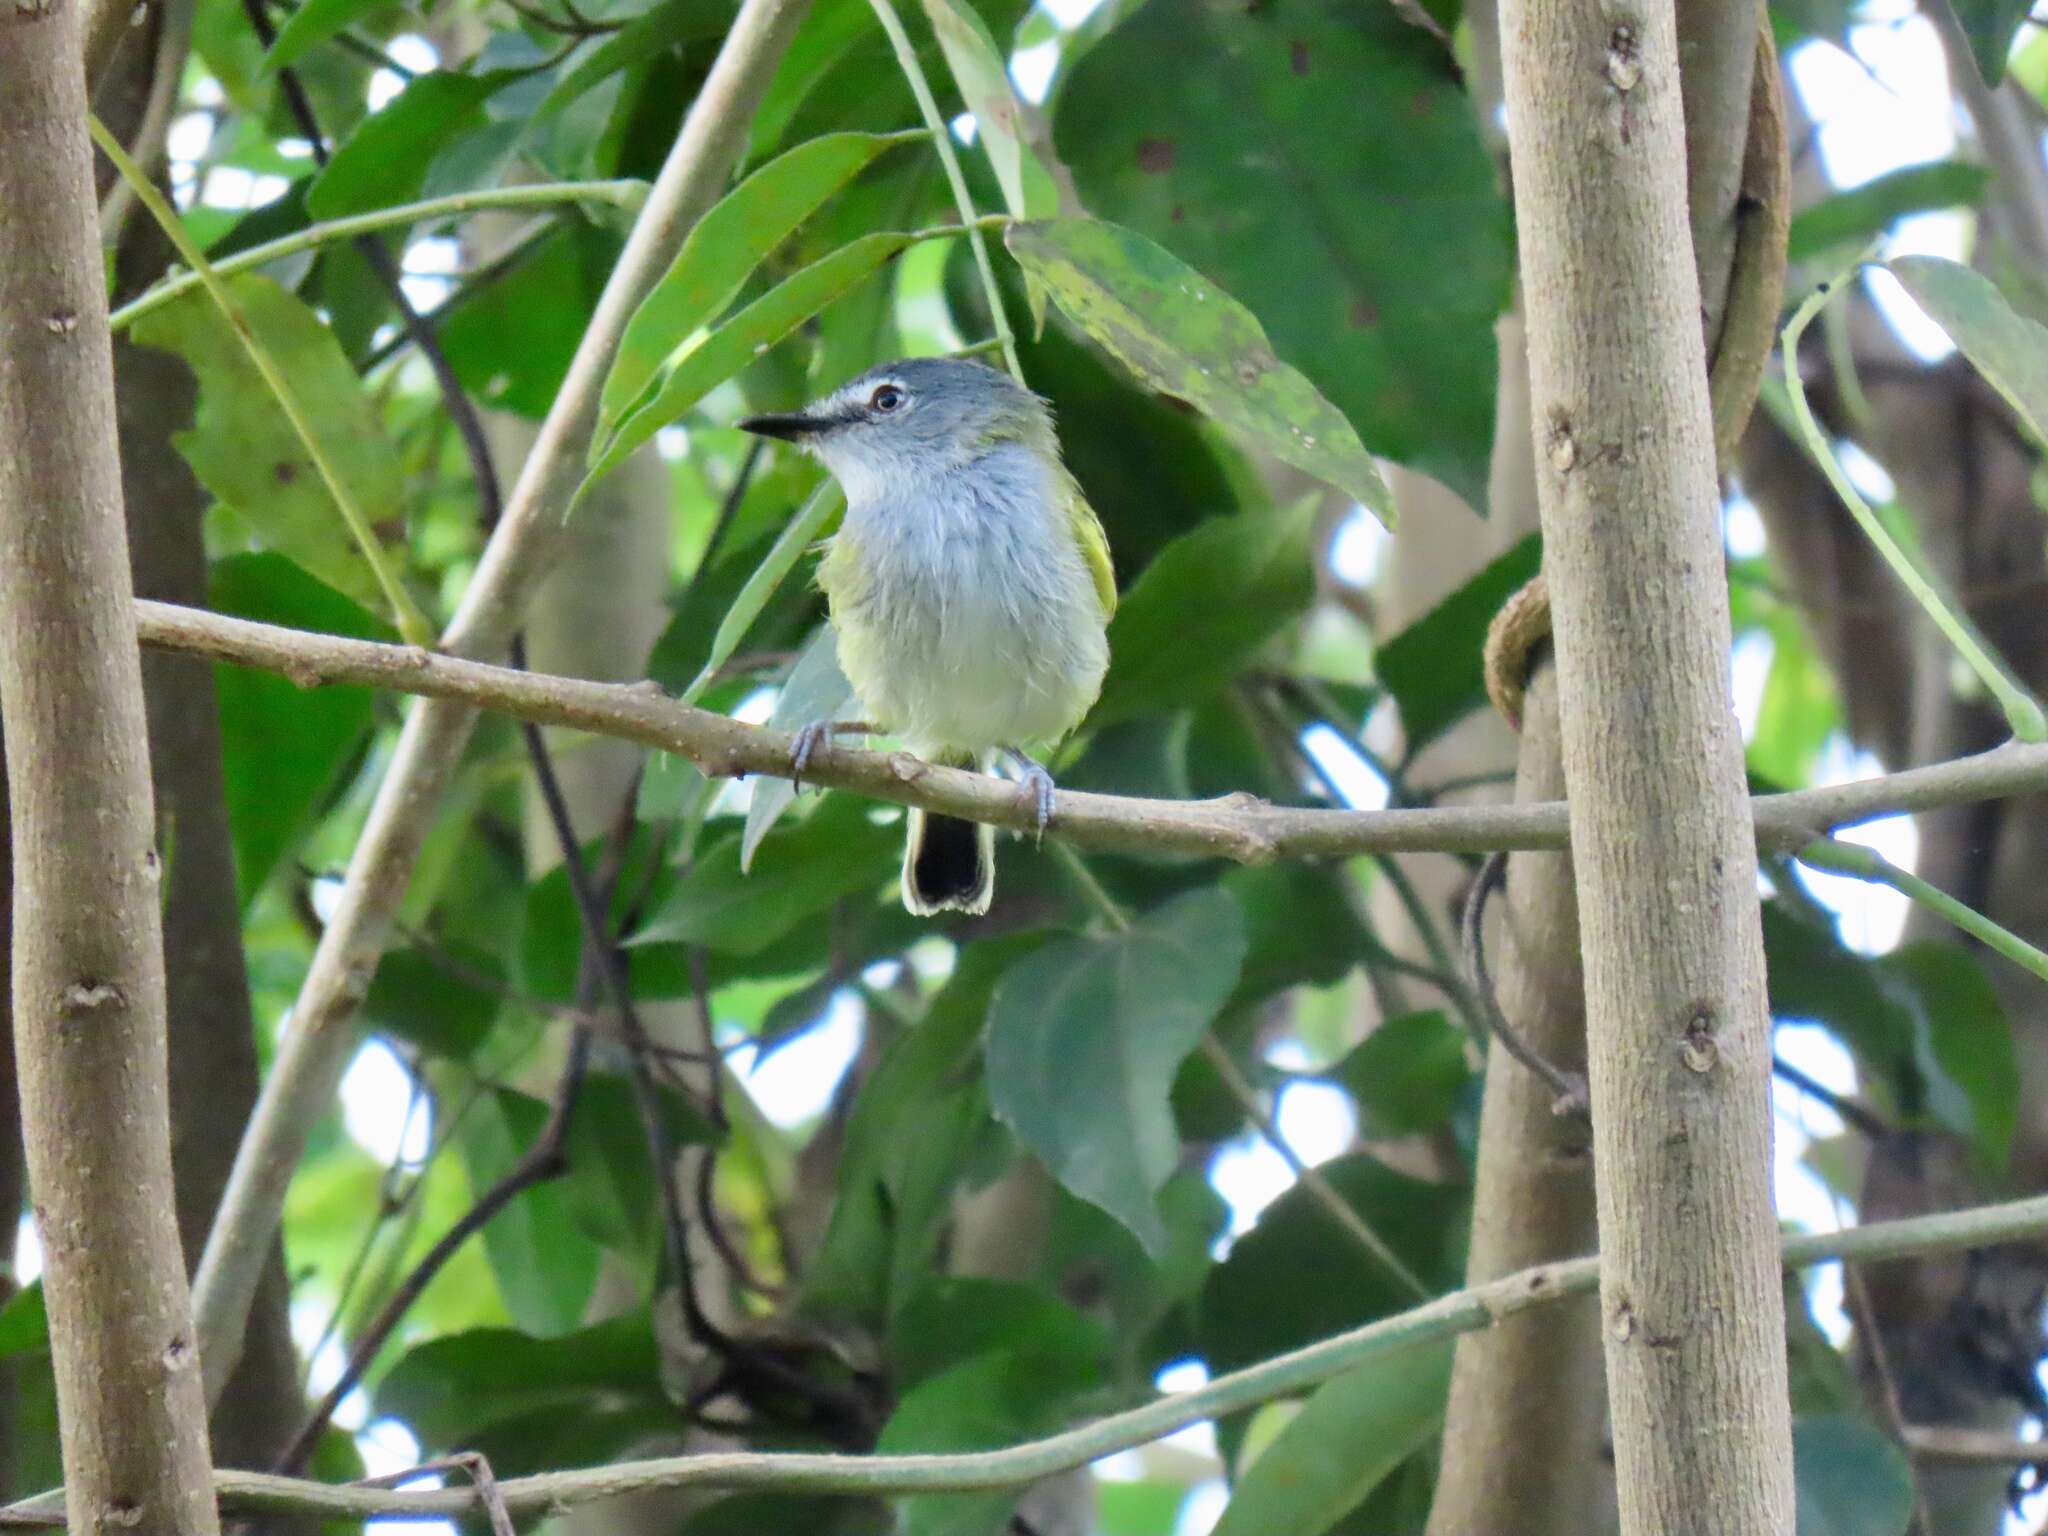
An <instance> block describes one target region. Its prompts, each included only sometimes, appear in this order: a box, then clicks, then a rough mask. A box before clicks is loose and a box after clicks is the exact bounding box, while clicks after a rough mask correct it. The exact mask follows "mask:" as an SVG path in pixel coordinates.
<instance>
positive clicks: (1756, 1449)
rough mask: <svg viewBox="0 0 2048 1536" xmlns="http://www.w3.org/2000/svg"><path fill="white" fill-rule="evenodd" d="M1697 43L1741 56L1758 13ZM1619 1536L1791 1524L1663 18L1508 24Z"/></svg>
mask: <svg viewBox="0 0 2048 1536" xmlns="http://www.w3.org/2000/svg"><path fill="white" fill-rule="evenodd" d="M1726 10H1727V15H1726V17H1725V19H1724V25H1726V26H1727V27H1729V28H1730V29H1735V28H1740V29H1742V35H1744V36H1751V35H1753V29H1754V27H1755V26H1756V25H1757V21H1758V11H1757V8H1756V7H1755V6H1753V5H1747V4H1745V5H1740V6H1729V7H1727V8H1726ZM1502 14H1503V25H1502V34H1503V40H1504V41H1503V73H1504V77H1505V81H1506V88H1507V102H1508V118H1509V121H1510V123H1512V124H1513V131H1514V135H1515V143H1514V163H1513V176H1514V187H1515V207H1516V216H1517V225H1518V228H1519V230H1520V236H1521V250H1522V278H1523V289H1524V294H1525V305H1524V310H1525V314H1526V316H1527V324H1528V332H1529V354H1530V381H1531V388H1530V397H1531V408H1532V415H1533V416H1534V420H1535V427H1534V441H1535V447H1536V457H1537V490H1538V497H1539V501H1540V504H1541V508H1542V514H1543V529H1544V542H1545V567H1546V574H1547V576H1548V578H1549V583H1550V591H1551V599H1552V608H1553V622H1554V628H1555V632H1556V636H1557V646H1556V652H1557V669H1558V700H1559V709H1560V712H1561V715H1562V719H1563V732H1562V736H1563V743H1564V766H1565V780H1566V782H1567V784H1568V785H1569V786H1570V800H1571V827H1572V850H1573V860H1574V865H1575V869H1576V873H1577V876H1578V893H1579V894H1578V906H1579V920H1580V926H1581V929H1582V931H1583V934H1584V957H1585V967H1586V1005H1587V1008H1586V1012H1587V1028H1588V1033H1589V1066H1590V1069H1591V1078H1592V1091H1593V1123H1594V1182H1595V1186H1596V1191H1597V1196H1598V1207H1599V1228H1600V1239H1601V1255H1602V1273H1601V1318H1602V1325H1603V1334H1604V1337H1605V1340H1606V1363H1607V1382H1608V1399H1609V1404H1610V1413H1611V1419H1612V1424H1613V1433H1614V1448H1615V1463H1616V1478H1617V1497H1618V1500H1619V1505H1620V1512H1621V1521H1622V1529H1623V1530H1624V1531H1629V1532H1637V1531H1643V1532H1647V1531H1659V1530H1669V1529H1684V1530H1691V1531H1712V1532H1730V1533H1744V1536H1766V1533H1770V1536H1776V1533H1781V1532H1783V1531H1786V1530H1788V1529H1790V1526H1791V1521H1792V1465H1791V1462H1792V1458H1791V1422H1790V1412H1789V1406H1788V1400H1787V1383H1786V1368H1785V1343H1784V1322H1783V1318H1784V1304H1783V1296H1782V1293H1781V1288H1780V1281H1779V1274H1778V1263H1777V1229H1776V1224H1775V1221H1774V1220H1773V1216H1772V1209H1771V1192H1770V1191H1771V1185H1770V1175H1771V1162H1770V1103H1769V1097H1768V1092H1767V1089H1768V1074H1769V1069H1770V1042H1769V1019H1768V1013H1767V1008H1766V1004H1765V997H1764V974H1763V944H1762V939H1761V931H1760V926H1759V922H1758V908H1757V892H1756V853H1755V843H1754V834H1753V828H1752V826H1751V822H1750V815H1749V806H1748V800H1747V794H1746V784H1745V775H1744V768H1743V760H1742V743H1741V740H1740V738H1739V736H1738V734H1737V732H1736V730H1735V721H1734V714H1733V711H1732V709H1731V706H1730V697H1729V685H1728V675H1727V654H1728V645H1729V620H1728V596H1727V588H1726V583H1725V580H1724V578H1723V576H1722V567H1721V540H1720V517H1719V499H1720V498H1719V493H1718V486H1717V483H1716V475H1715V464H1714V431H1713V421H1712V414H1711V407H1710V405H1709V400H1708V393H1707V376H1706V349H1705V343H1704V340H1703V337H1702V335H1701V330H1700V284H1699V279H1698V276H1697V274H1696V273H1695V271H1694V268H1693V262H1692V258H1691V251H1692V231H1691V220H1690V218H1689V214H1688V207H1687V198H1686V168H1685V137H1684V133H1685V127H1684V112H1683V106H1682V102H1681V98H1680V87H1679V56H1678V31H1677V24H1676V18H1675V16H1674V13H1673V9H1672V6H1671V5H1670V4H1669V3H1668V0H1667V3H1662V4H1651V5H1647V6H1644V7H1642V8H1641V9H1640V12H1639V14H1637V15H1635V16H1632V17H1628V18H1626V19H1618V18H1617V13H1614V12H1611V11H1610V10H1609V9H1608V8H1607V7H1606V6H1604V5H1601V4H1597V3H1593V0H1508V3H1507V4H1506V5H1504V6H1503V12H1502Z"/></svg>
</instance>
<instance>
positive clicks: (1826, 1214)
mask: <svg viewBox="0 0 2048 1536" xmlns="http://www.w3.org/2000/svg"><path fill="white" fill-rule="evenodd" d="M1772 1050H1773V1051H1774V1053H1775V1054H1776V1055H1777V1056H1778V1057H1779V1059H1781V1060H1782V1061H1784V1062H1785V1063H1786V1064H1787V1065H1788V1066H1792V1067H1796V1068H1797V1069H1798V1070H1799V1071H1801V1072H1804V1073H1805V1074H1806V1075H1807V1076H1808V1077H1810V1078H1812V1079H1813V1080H1814V1081H1815V1082H1817V1083H1819V1084H1820V1085H1821V1086H1822V1087H1823V1088H1826V1089H1828V1090H1830V1091H1831V1092H1833V1093H1836V1094H1839V1095H1841V1097H1843V1098H1845V1099H1846V1098H1853V1097H1854V1096H1855V1094H1856V1089H1857V1076H1856V1062H1855V1058H1853V1057H1852V1056H1851V1055H1850V1054H1849V1052H1848V1050H1847V1049H1846V1048H1845V1047H1844V1046H1843V1045H1842V1042H1841V1041H1840V1040H1838V1039H1836V1038H1835V1037H1834V1036H1833V1035H1832V1034H1830V1033H1829V1032H1828V1031H1827V1030H1825V1029H1823V1028H1821V1027H1820V1026H1819V1025H1818V1024H1801V1023H1797V1022H1793V1023H1785V1024H1780V1025H1779V1026H1778V1028H1777V1030H1776V1032H1775V1034H1774V1035H1773V1037H1772ZM1771 1106H1772V1109H1773V1111H1774V1112H1775V1114H1776V1118H1777V1131H1776V1134H1775V1135H1774V1136H1773V1137H1772V1140H1771V1154H1772V1162H1773V1170H1772V1183H1773V1185H1774V1187H1775V1189H1776V1193H1777V1202H1778V1214H1779V1216H1780V1217H1782V1218H1784V1219H1785V1220H1788V1221H1792V1222H1796V1223H1797V1224H1798V1225H1799V1226H1801V1227H1803V1228H1805V1229H1806V1230H1807V1231H1810V1232H1833V1231H1836V1230H1838V1229H1839V1228H1841V1227H1842V1226H1843V1225H1844V1224H1845V1223H1846V1222H1847V1221H1849V1220H1851V1219H1853V1214H1854V1213H1853V1211H1852V1210H1851V1208H1850V1207H1849V1204H1848V1202H1847V1201H1845V1200H1843V1199H1842V1198H1841V1197H1840V1196H1838V1195H1837V1194H1835V1192H1834V1191H1833V1190H1831V1189H1829V1188H1828V1187H1827V1185H1826V1184H1824V1183H1823V1182H1822V1181H1821V1178H1820V1176H1819V1175H1818V1174H1816V1173H1815V1172H1814V1171H1813V1169H1812V1168H1811V1167H1810V1166H1808V1164H1807V1163H1806V1160H1805V1159H1806V1155H1807V1151H1808V1149H1809V1148H1810V1147H1811V1146H1812V1144H1813V1143H1814V1142H1815V1141H1824V1140H1827V1139H1830V1138H1832V1137H1835V1136H1839V1135H1841V1134H1842V1132H1843V1129H1844V1127H1843V1124H1842V1118H1841V1116H1839V1115H1838V1114H1836V1113H1835V1112H1834V1110H1832V1109H1830V1108H1829V1107H1828V1106H1827V1105H1825V1104H1823V1103H1821V1102H1820V1101H1819V1100H1818V1099H1816V1098H1814V1097H1813V1096H1812V1095H1810V1094H1808V1093H1806V1092H1804V1091H1802V1090H1801V1089H1799V1088H1796V1087H1794V1086H1793V1085H1792V1084H1790V1083H1788V1082H1785V1081H1784V1080H1782V1079H1781V1078H1776V1077H1773V1078H1772V1079H1771ZM1806 1296H1807V1306H1808V1309H1809V1310H1810V1311H1811V1312H1812V1314H1813V1320H1814V1323H1815V1324H1816V1325H1817V1326H1818V1327H1819V1328H1820V1330H1821V1332H1822V1333H1824V1334H1826V1335H1827V1336H1828V1338H1829V1340H1830V1341H1832V1342H1833V1343H1834V1344H1835V1345H1836V1346H1838V1347H1839V1346H1840V1345H1842V1344H1843V1343H1845V1342H1846V1341H1847V1339H1848V1337H1849V1334H1850V1331H1851V1325H1850V1321H1849V1313H1848V1307H1847V1303H1846V1298H1845V1296H1844V1294H1843V1283H1842V1267H1841V1265H1839V1264H1826V1265H1821V1266H1819V1267H1818V1268H1816V1269H1813V1270H1810V1271H1808V1273H1807V1275H1806Z"/></svg>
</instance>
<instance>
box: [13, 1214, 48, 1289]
mask: <svg viewBox="0 0 2048 1536" xmlns="http://www.w3.org/2000/svg"><path fill="white" fill-rule="evenodd" d="M42 1277H43V1235H42V1233H40V1232H38V1231H37V1230H36V1219H35V1217H33V1216H31V1215H29V1213H28V1212H27V1211H23V1212H22V1213H21V1220H20V1221H19V1222H17V1223H16V1224H15V1228H14V1283H15V1284H16V1285H33V1284H35V1283H36V1281H38V1280H40V1279H42Z"/></svg>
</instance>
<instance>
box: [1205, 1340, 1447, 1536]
mask: <svg viewBox="0 0 2048 1536" xmlns="http://www.w3.org/2000/svg"><path fill="white" fill-rule="evenodd" d="M1451 1354H1452V1343H1451V1341H1450V1340H1448V1339H1444V1340H1437V1341H1432V1342H1430V1343H1427V1344H1422V1345H1418V1346H1415V1347H1413V1348H1409V1349H1404V1350H1401V1351H1399V1352H1397V1353H1395V1354H1391V1355H1388V1356H1386V1357H1384V1358H1382V1359H1379V1360H1375V1361H1374V1362H1373V1363H1372V1364H1370V1365H1367V1366H1362V1367H1360V1368H1359V1369H1357V1370H1354V1371H1346V1372H1345V1373H1344V1374H1343V1375H1341V1376H1336V1377H1332V1378H1331V1379H1330V1380H1329V1381H1326V1382H1324V1383H1323V1384H1322V1385H1321V1386H1319V1387H1317V1388H1316V1389H1315V1391H1314V1392H1313V1393H1311V1394H1310V1395H1309V1398H1308V1401H1307V1402H1305V1403H1304V1404H1302V1407H1301V1411H1300V1412H1299V1413H1297V1414H1295V1415H1294V1417H1293V1418H1292V1419H1291V1420H1289V1421H1288V1424H1287V1427H1286V1428H1285V1429H1283V1430H1281V1431H1280V1433H1279V1435H1278V1436H1277V1437H1276V1438H1275V1439H1274V1441H1273V1442H1272V1444H1270V1445H1268V1446H1267V1447H1266V1448H1265V1449H1264V1450H1263V1451H1261V1452H1260V1453H1259V1455H1258V1457H1257V1459H1255V1460H1254V1461H1253V1462H1252V1464H1251V1465H1250V1467H1248V1468H1246V1469H1245V1470H1243V1471H1242V1472H1240V1473H1239V1474H1238V1477H1237V1481H1236V1485H1235V1487H1234V1488H1233V1489H1232V1490H1231V1495H1230V1503H1229V1504H1228V1505H1226V1506H1225V1507H1224V1510H1223V1518H1222V1519H1221V1520H1219V1521H1218V1522H1217V1524H1216V1529H1215V1532H1214V1536H1269V1533H1272V1532H1276V1531H1285V1532H1286V1533H1287V1536H1321V1533H1322V1532H1324V1531H1327V1530H1328V1529H1329V1528H1330V1527H1331V1526H1332V1525H1334V1524H1336V1523H1337V1521H1339V1520H1341V1519H1343V1518H1344V1516H1345V1515H1347V1514H1349V1513H1350V1512H1351V1511H1352V1510H1353V1509H1355V1508H1357V1507H1358V1505H1359V1504H1361V1503H1363V1502H1364V1500H1365V1498H1366V1496H1367V1495H1368V1494H1370V1493H1371V1492H1372V1491H1373V1489H1374V1488H1376V1487H1378V1486H1379V1484H1380V1482H1381V1481H1382V1480H1383V1479H1384V1478H1386V1477H1387V1475H1388V1474H1390V1473H1391V1472H1393V1471H1394V1469H1395V1468H1397V1467H1399V1466H1400V1465H1401V1463H1402V1462H1404V1461H1406V1460H1407V1459H1408V1457H1409V1456H1410V1455H1412V1454H1413V1453H1414V1452H1416V1451H1418V1450H1420V1449H1421V1448H1422V1447H1423V1446H1424V1445H1426V1444H1428V1442H1429V1440H1430V1438H1431V1437H1432V1436H1433V1435H1434V1434H1435V1433H1436V1431H1437V1427H1438V1426H1439V1425H1440V1424H1441V1423H1442V1422H1443V1416H1444V1399H1445V1398H1446V1396H1447V1395H1448V1394H1449V1392H1450V1389H1451Z"/></svg>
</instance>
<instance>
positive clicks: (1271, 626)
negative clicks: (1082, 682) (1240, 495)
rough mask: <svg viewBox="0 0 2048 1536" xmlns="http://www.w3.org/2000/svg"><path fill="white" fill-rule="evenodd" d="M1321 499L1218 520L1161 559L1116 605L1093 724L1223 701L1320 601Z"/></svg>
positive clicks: (1161, 554) (1176, 544) (1173, 545)
mask: <svg viewBox="0 0 2048 1536" xmlns="http://www.w3.org/2000/svg"><path fill="white" fill-rule="evenodd" d="M1314 527H1315V500H1314V498H1312V497H1311V498H1305V499H1304V500H1302V501H1301V502H1299V503H1297V504H1296V505H1295V506H1293V507H1287V508H1275V509H1273V510H1272V511H1270V512H1264V513H1250V512H1241V513H1239V514H1237V515H1236V516H1235V517H1216V518H1211V519H1210V520H1209V521H1208V522H1206V523H1203V524H1202V525H1201V526H1200V527H1198V528H1195V529H1194V530H1192V531H1191V532H1189V533H1184V534H1182V535H1181V536H1180V537H1179V538H1178V539H1175V540H1174V541H1173V543H1171V544H1169V545H1167V546H1166V548H1165V549H1163V550H1161V551H1160V552H1159V556H1158V558H1157V559H1155V560H1154V561H1153V562H1152V563H1151V564H1150V565H1148V566H1146V567H1145V570H1144V573H1143V574H1142V575H1140V576H1139V577H1138V580H1137V582H1136V583H1135V584H1134V585H1133V586H1132V587H1131V589H1130V591H1128V592H1127V593H1125V594H1124V597H1123V600H1122V602H1120V603H1119V604H1118V605H1117V611H1116V617H1115V618H1114V619H1112V620H1110V625H1109V675H1108V676H1107V677H1106V678H1104V679H1103V684H1102V696H1101V697H1100V698H1098V699H1097V700H1096V701H1095V708H1094V710H1093V711H1092V712H1091V713H1090V714H1089V717H1088V718H1089V723H1090V725H1092V726H1096V727H1100V726H1104V725H1110V724H1113V723H1114V722H1116V721H1118V720H1123V719H1128V718H1130V717H1131V716H1133V715H1139V714H1157V713H1163V712H1166V711H1170V710H1173V709H1177V708H1179V707H1181V706H1182V705H1185V704H1192V703H1195V702H1196V701H1198V700H1200V699H1202V698H1204V697H1206V696H1208V695H1210V694H1212V693H1214V692H1215V691H1216V689H1217V688H1218V687H1220V686H1221V685H1222V684H1223V683H1225V682H1227V681H1228V680H1229V679H1231V678H1232V677H1235V676H1236V675H1237V673H1238V671H1239V670H1240V669H1241V668H1243V666H1244V665H1245V664H1246V663H1247V662H1248V661H1249V660H1250V659H1251V658H1252V656H1253V654H1254V653H1255V652H1257V650H1258V649H1259V647H1260V646H1262V645H1264V644H1265V643H1266V641H1267V640H1269V639H1270V638H1272V636H1273V634H1274V633H1275V632H1276V631H1277V630H1279V629H1280V628H1281V627H1282V626H1283V625H1285V624H1286V623H1288V622H1289V621H1290V620H1292V619H1295V618H1297V617H1299V616H1300V615H1301V614H1303V613H1305V612H1307V611H1308V606H1309V604H1310V603H1311V602H1313V601H1314V600H1315V567H1314V561H1313V560H1312V558H1311V554H1310V549H1309V541H1310V538H1311V536H1312V534H1313V532H1314Z"/></svg>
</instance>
